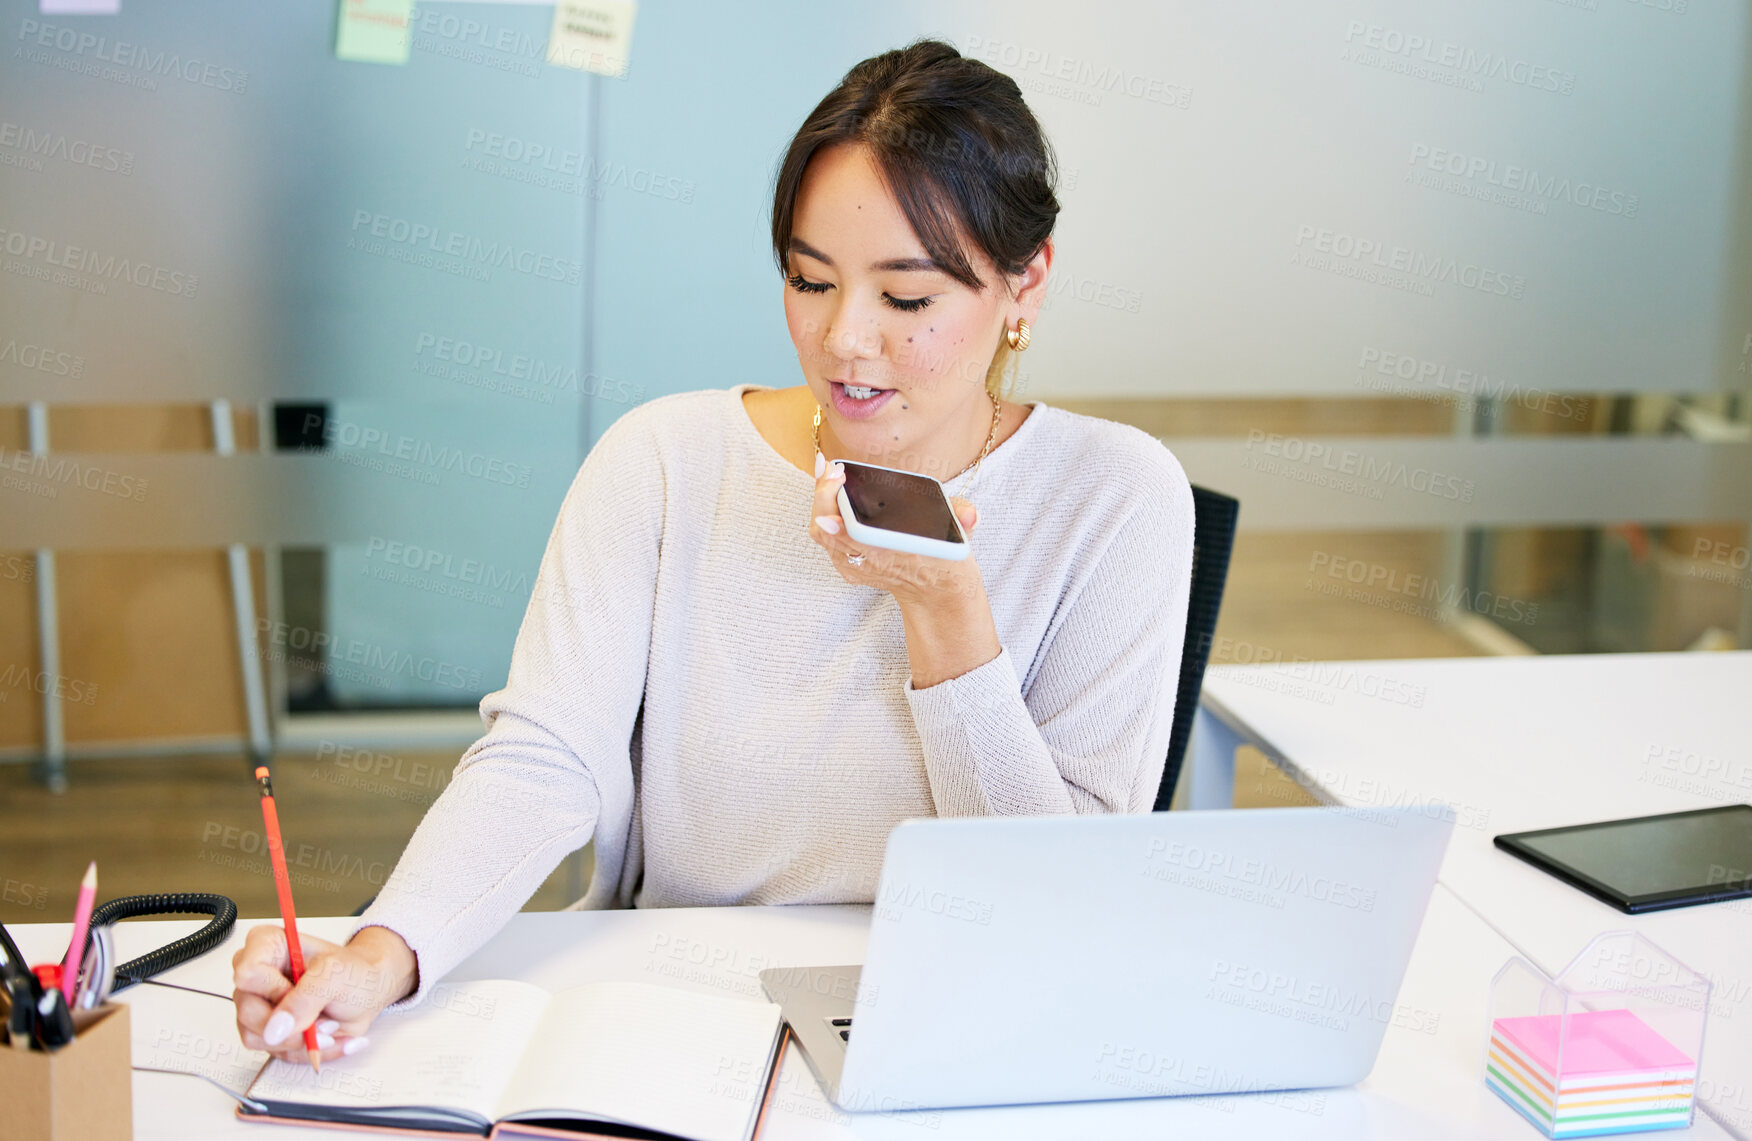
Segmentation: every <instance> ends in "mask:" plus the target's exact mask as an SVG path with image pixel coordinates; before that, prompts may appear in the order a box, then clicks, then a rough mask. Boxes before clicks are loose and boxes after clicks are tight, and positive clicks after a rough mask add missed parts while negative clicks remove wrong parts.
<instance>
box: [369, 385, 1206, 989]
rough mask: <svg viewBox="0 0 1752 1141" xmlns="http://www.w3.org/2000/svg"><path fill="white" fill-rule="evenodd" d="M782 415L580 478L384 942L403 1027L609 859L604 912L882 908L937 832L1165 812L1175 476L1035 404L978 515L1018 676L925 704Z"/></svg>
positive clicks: (713, 416)
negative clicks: (540, 905)
mask: <svg viewBox="0 0 1752 1141" xmlns="http://www.w3.org/2000/svg"><path fill="white" fill-rule="evenodd" d="M757 387H760V386H757V385H751V384H739V385H736V386H734V387H732V388H729V389H708V390H705V391H699V392H684V393H677V394H674V395H670V396H663V397H659V398H657V399H654V400H651V401H649V402H647V403H645V404H642V405H639V406H637V407H635V408H633V409H631V410H630V411H628V412H626V413H625V414H623V415H622V416H621V417H620V419H619V420H617V421H616V422H615V423H614V424H613V425H612V426H610V427H609V429H608V430H607V431H606V432H604V433H603V435H602V437H601V438H600V439H599V440H598V441H597V443H596V446H595V447H594V448H592V449H591V451H590V454H589V455H588V456H587V457H586V459H585V461H584V463H583V465H582V467H580V469H579V471H578V475H577V477H576V478H575V480H574V481H573V483H572V487H571V489H570V491H569V492H568V493H567V495H566V499H565V502H564V504H563V505H562V506H561V508H560V514H559V518H558V520H557V521H556V523H555V524H554V530H553V535H552V537H551V538H550V539H549V542H548V547H547V551H546V554H545V555H544V556H543V558H542V563H541V570H540V574H539V576H538V579H537V585H536V588H535V590H534V592H533V596H532V598H531V600H530V603H529V609H528V611H527V612H526V613H525V615H524V618H523V625H522V628H521V629H520V630H519V632H518V635H517V643H516V648H515V650H514V651H513V653H512V658H511V669H510V676H509V678H508V680H507V681H506V683H505V687H504V688H503V689H500V690H498V691H496V692H494V693H490V694H488V695H487V696H486V698H485V699H484V700H483V701H482V702H481V707H480V708H481V717H482V720H483V721H484V722H485V724H486V733H485V735H484V736H482V737H481V738H480V740H478V741H476V742H475V743H474V744H473V745H472V746H470V747H469V749H468V750H467V751H466V752H465V753H464V754H463V756H462V759H461V761H460V762H459V764H458V765H457V768H456V775H455V777H454V779H453V780H452V781H451V783H450V785H449V787H448V788H446V789H445V790H444V793H443V794H442V795H441V796H440V797H439V798H438V800H437V801H436V802H434V803H433V805H432V807H431V808H430V809H429V810H428V811H427V813H426V817H425V819H424V820H423V821H421V823H420V826H419V828H418V829H417V830H416V831H415V833H414V835H413V838H412V839H411V840H410V841H409V842H408V846H407V849H406V851H404V852H403V854H402V857H401V860H400V862H399V863H398V864H397V866H396V870H395V872H394V874H393V875H392V876H391V877H390V879H389V881H388V883H386V885H385V886H384V889H383V891H382V892H381V894H379V895H378V897H377V900H376V902H375V903H374V904H373V905H372V906H371V908H370V909H369V910H368V911H367V912H366V913H365V914H364V915H363V916H362V917H361V918H360V920H359V926H365V925H379V926H383V927H387V928H390V929H391V930H393V931H395V932H397V933H398V934H400V935H401V936H402V938H403V939H405V940H406V941H407V943H408V946H410V947H411V948H413V950H414V952H415V953H416V955H417V956H418V959H419V965H420V989H419V991H418V992H416V993H415V994H414V995H412V996H410V997H409V999H408V1000H406V1001H405V1002H404V1003H403V1004H401V1005H411V1004H412V1003H416V1002H418V1001H420V1000H421V999H422V998H423V997H424V996H425V994H426V992H427V991H428V990H429V989H430V987H431V986H432V984H433V983H434V982H436V981H437V980H438V979H439V978H440V977H442V976H443V975H444V974H445V973H446V972H448V971H449V970H450V969H451V968H452V967H453V966H455V965H456V964H457V963H459V962H460V961H461V960H462V959H464V958H466V957H467V956H468V955H469V954H471V953H472V952H473V951H474V950H475V949H476V948H478V947H479V946H480V945H481V944H483V943H484V942H486V940H487V939H488V938H490V937H491V936H492V935H493V934H494V933H495V932H496V931H497V930H498V929H499V928H500V927H501V926H502V925H503V924H504V923H505V922H506V921H507V920H508V919H509V918H510V917H511V916H512V915H513V914H514V913H515V912H516V911H517V910H518V909H519V908H520V907H522V905H523V904H524V903H525V902H526V901H527V900H528V899H529V897H530V896H531V895H532V894H534V892H535V890H536V888H538V887H539V886H541V883H542V881H543V880H544V879H545V878H546V877H547V875H548V873H549V872H551V871H552V870H553V869H554V868H555V867H556V866H557V865H558V864H559V862H560V860H562V859H563V858H564V857H565V856H566V855H567V854H568V853H570V852H572V851H574V850H576V849H578V848H580V847H582V846H583V845H584V844H585V843H587V842H590V841H594V842H595V845H596V848H595V873H594V876H593V878H592V879H591V882H590V887H589V890H588V891H587V892H586V894H585V895H584V898H583V899H581V900H579V901H578V902H577V903H575V904H574V905H573V906H574V907H584V908H593V907H626V906H639V907H665V906H697V905H707V904H740V903H846V902H869V901H871V900H872V899H873V898H874V897H875V893H876V883H877V876H878V873H879V871H880V868H881V862H882V852H883V847H884V845H885V843H886V841H887V838H888V833H889V830H890V829H892V828H893V827H894V826H895V825H896V824H897V823H899V822H900V821H901V820H904V819H906V818H908V817H915V816H932V815H937V816H969V815H1021V814H1045V813H1068V812H1147V811H1149V810H1150V807H1151V805H1152V803H1153V801H1154V798H1155V795H1156V787H1157V785H1158V784H1159V783H1160V781H1161V777H1162V771H1163V765H1164V762H1165V760H1166V755H1167V748H1168V731H1169V725H1170V722H1171V720H1172V718H1173V714H1174V691H1175V684H1176V679H1177V676H1178V672H1179V667H1180V648H1181V643H1182V639H1183V635H1184V631H1185V625H1186V607H1187V592H1188V586H1189V580H1190V575H1191V563H1192V538H1193V509H1192V493H1191V490H1190V487H1189V485H1188V483H1187V480H1186V476H1185V474H1184V473H1183V472H1182V471H1181V468H1180V464H1179V462H1178V461H1176V460H1175V458H1174V456H1173V455H1172V454H1171V453H1170V452H1169V451H1168V450H1167V449H1166V448H1165V447H1163V446H1162V444H1161V443H1160V442H1158V441H1157V440H1156V439H1155V438H1153V437H1151V436H1149V435H1148V434H1146V433H1144V432H1142V431H1140V430H1139V429H1137V428H1133V427H1130V426H1128V425H1124V424H1118V423H1115V422H1113V421H1109V420H1101V419H1097V418H1095V417H1090V416H1083V415H1079V414H1077V413H1073V412H1068V411H1065V410H1063V409H1059V408H1054V407H1051V406H1049V405H1047V404H1043V403H1040V402H1034V403H1033V405H1032V408H1033V411H1032V413H1031V414H1030V415H1029V416H1028V417H1027V419H1026V420H1024V421H1023V423H1022V425H1021V427H1020V428H1018V429H1017V430H1016V431H1015V432H1014V433H1013V434H1012V435H1011V436H1010V438H1009V439H1007V440H1005V441H1004V442H1003V443H1002V444H1000V445H999V446H998V447H996V448H994V449H992V451H991V453H990V454H989V455H988V456H987V457H986V459H985V461H984V463H983V465H982V467H981V470H980V472H979V478H978V484H977V485H976V486H974V487H972V488H971V489H970V490H971V493H972V494H971V495H970V496H969V497H970V498H972V499H973V500H974V502H975V503H976V504H977V505H978V506H979V523H978V526H977V527H976V528H975V529H974V531H973V535H972V538H971V542H972V544H973V557H974V558H975V559H977V560H978V564H979V569H980V572H981V574H982V576H983V578H984V581H985V586H986V592H987V595H988V596H989V598H990V600H991V608H992V615H993V618H994V619H995V622H996V626H997V632H998V638H999V641H1000V642H1001V644H1002V646H1003V650H1002V652H1000V653H999V654H998V656H997V657H996V658H994V659H993V660H992V661H990V662H988V663H986V664H984V665H982V666H979V667H978V668H976V669H973V670H970V671H968V672H967V673H964V674H962V675H961V676H960V677H956V678H952V679H950V680H948V681H944V682H941V683H939V684H937V685H934V686H930V687H929V688H926V689H914V688H912V681H911V673H910V669H909V666H908V660H907V651H906V642H905V634H904V631H903V628H902V625H901V615H900V608H899V606H898V604H897V603H896V602H895V600H894V596H893V595H891V594H889V593H888V592H887V591H884V590H879V589H876V588H873V587H867V586H853V585H850V584H848V583H846V582H845V581H844V580H843V579H841V578H840V576H839V573H838V572H837V571H835V570H834V568H833V567H832V566H831V565H830V563H829V560H828V555H827V553H826V552H825V551H823V550H822V549H821V547H820V546H818V545H817V544H816V543H815V542H814V541H813V540H812V539H810V537H809V533H808V530H809V520H810V515H811V510H810V509H811V504H812V499H813V495H814V491H815V479H814V477H813V476H812V475H811V474H810V473H808V472H805V471H802V470H800V469H798V468H797V467H795V466H793V465H792V464H791V463H790V462H789V461H788V460H786V459H785V458H784V457H782V456H781V455H780V454H779V453H778V452H777V451H775V450H774V449H773V447H772V446H771V445H770V444H769V443H767V441H766V439H765V437H763V436H762V435H761V434H760V433H759V431H758V430H757V429H756V428H755V426H754V423H753V421H751V420H750V419H749V417H748V414H747V411H746V410H745V408H744V407H743V404H742V393H743V392H744V391H747V390H749V389H752V388H757ZM969 478H971V477H970V476H962V477H961V478H960V479H957V480H950V481H948V488H949V491H950V493H951V494H952V495H959V494H962V492H963V489H964V487H966V485H967V480H968V479H969ZM641 702H643V714H642V717H641ZM635 718H639V720H638V722H637V726H635ZM635 727H636V728H637V732H635Z"/></svg>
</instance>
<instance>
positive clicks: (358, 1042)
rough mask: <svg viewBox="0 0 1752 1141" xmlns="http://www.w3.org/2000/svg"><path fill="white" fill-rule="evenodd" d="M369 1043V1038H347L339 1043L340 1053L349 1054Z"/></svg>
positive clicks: (356, 1051) (355, 1052)
mask: <svg viewBox="0 0 1752 1141" xmlns="http://www.w3.org/2000/svg"><path fill="white" fill-rule="evenodd" d="M369 1045H371V1039H369V1038H349V1039H347V1040H346V1041H345V1042H344V1043H342V1044H341V1053H343V1054H347V1055H349V1056H351V1055H353V1054H357V1053H358V1052H359V1051H361V1050H363V1049H364V1048H365V1047H367V1046H369Z"/></svg>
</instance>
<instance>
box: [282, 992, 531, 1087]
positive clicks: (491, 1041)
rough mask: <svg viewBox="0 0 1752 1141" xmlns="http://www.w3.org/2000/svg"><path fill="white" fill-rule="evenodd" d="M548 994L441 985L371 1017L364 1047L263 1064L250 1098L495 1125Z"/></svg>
mask: <svg viewBox="0 0 1752 1141" xmlns="http://www.w3.org/2000/svg"><path fill="white" fill-rule="evenodd" d="M547 1001H548V993H547V991H545V990H543V989H541V988H540V987H537V986H531V985H530V984H528V983H520V982H513V981H510V980H508V979H491V980H486V981H481V982H466V983H439V984H438V985H437V986H435V987H433V988H432V991H431V993H430V994H428V995H427V996H426V1000H425V1001H424V1002H422V1003H421V1004H420V1005H419V1006H417V1007H415V1008H414V1009H412V1010H405V1011H388V1012H385V1013H383V1014H380V1015H378V1016H377V1019H376V1021H374V1022H373V1023H372V1024H371V1029H370V1030H369V1031H367V1036H368V1037H369V1038H370V1039H371V1044H370V1045H369V1046H367V1047H366V1048H365V1049H363V1050H361V1051H360V1052H359V1053H358V1054H355V1055H353V1056H352V1057H350V1058H348V1057H343V1058H336V1059H335V1060H334V1061H332V1062H324V1063H323V1064H322V1073H321V1074H317V1073H316V1072H314V1071H313V1070H312V1069H311V1068H310V1066H309V1065H307V1064H298V1065H294V1064H292V1063H290V1062H282V1061H279V1060H278V1059H275V1060H274V1061H271V1062H269V1063H268V1065H267V1068H266V1069H264V1070H263V1071H262V1075H261V1077H259V1078H257V1079H256V1083H255V1085H254V1086H253V1087H251V1089H250V1096H251V1097H255V1098H260V1099H264V1100H268V1101H284V1102H294V1103H302V1104H309V1105H328V1106H342V1107H346V1108H348V1109H376V1110H381V1109H386V1108H389V1107H391V1106H403V1105H415V1106H436V1107H444V1108H453V1109H463V1110H468V1111H469V1112H471V1113H477V1114H479V1115H480V1116H481V1117H482V1118H483V1119H485V1120H487V1121H491V1120H492V1119H493V1107H494V1106H495V1104H496V1103H497V1102H498V1099H499V1095H500V1094H501V1093H502V1092H503V1090H504V1088H505V1086H506V1084H507V1083H508V1082H509V1081H510V1078H511V1073H512V1071H513V1070H515V1069H516V1068H517V1061H518V1058H519V1057H520V1056H521V1055H522V1054H523V1050H524V1046H525V1045H526V1044H527V1042H528V1041H529V1036H530V1032H531V1031H532V1030H534V1028H535V1026H536V1024H537V1023H539V1022H540V1021H541V1017H542V1010H543V1008H544V1007H545V1006H546V1005H547Z"/></svg>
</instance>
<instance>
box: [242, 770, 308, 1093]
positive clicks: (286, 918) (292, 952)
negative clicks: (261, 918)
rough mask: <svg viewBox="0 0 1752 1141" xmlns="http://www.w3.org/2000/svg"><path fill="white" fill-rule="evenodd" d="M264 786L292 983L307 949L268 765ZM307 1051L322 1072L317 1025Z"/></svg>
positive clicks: (260, 777) (260, 779)
mask: <svg viewBox="0 0 1752 1141" xmlns="http://www.w3.org/2000/svg"><path fill="white" fill-rule="evenodd" d="M255 775H256V782H257V783H258V784H260V785H261V789H262V823H263V824H264V825H265V826H266V827H267V830H268V859H269V860H270V861H272V863H273V865H274V890H275V891H276V892H278V893H279V896H280V922H281V923H283V924H285V926H286V957H287V958H288V959H289V960H290V961H291V967H292V983H293V985H294V986H296V985H297V983H298V980H299V979H301V978H303V977H304V950H303V948H301V947H299V945H298V917H297V916H296V915H294V914H292V877H291V876H289V875H287V874H286V846H285V844H283V843H281V842H280V814H279V812H277V811H276V810H275V808H274V786H273V785H272V784H270V783H269V782H268V768H267V766H266V765H261V766H258V767H257V768H256V771H255ZM304 1052H305V1053H306V1054H308V1055H310V1064H311V1065H312V1066H314V1067H316V1072H317V1073H319V1074H320V1073H322V1051H321V1050H320V1049H318V1048H317V1045H316V1025H315V1024H314V1023H312V1024H311V1025H309V1026H306V1027H305V1028H304Z"/></svg>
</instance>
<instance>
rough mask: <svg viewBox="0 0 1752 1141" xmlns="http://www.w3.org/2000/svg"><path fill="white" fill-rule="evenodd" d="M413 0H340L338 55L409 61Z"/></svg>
mask: <svg viewBox="0 0 1752 1141" xmlns="http://www.w3.org/2000/svg"><path fill="white" fill-rule="evenodd" d="M413 14H414V0H341V18H340V28H339V31H338V32H337V33H336V35H335V58H336V59H349V60H354V61H356V62H359V63H406V62H408V40H409V38H410V32H411V31H412V25H413Z"/></svg>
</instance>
